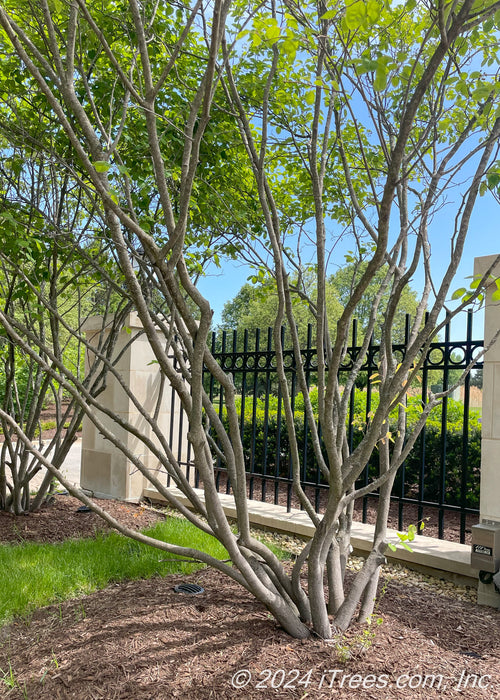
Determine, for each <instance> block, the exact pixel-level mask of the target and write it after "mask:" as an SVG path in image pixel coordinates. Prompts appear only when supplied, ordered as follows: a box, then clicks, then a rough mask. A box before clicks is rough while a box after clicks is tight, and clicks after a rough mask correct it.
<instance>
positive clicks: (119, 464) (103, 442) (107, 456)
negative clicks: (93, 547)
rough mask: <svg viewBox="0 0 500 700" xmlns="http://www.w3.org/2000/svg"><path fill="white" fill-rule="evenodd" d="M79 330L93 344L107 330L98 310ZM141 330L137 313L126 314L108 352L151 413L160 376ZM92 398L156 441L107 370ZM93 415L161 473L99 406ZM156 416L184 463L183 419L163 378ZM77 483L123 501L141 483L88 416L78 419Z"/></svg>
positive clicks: (137, 493)
mask: <svg viewBox="0 0 500 700" xmlns="http://www.w3.org/2000/svg"><path fill="white" fill-rule="evenodd" d="M83 330H84V332H85V333H86V337H87V340H88V341H89V342H90V343H91V344H92V345H94V346H96V345H97V343H98V342H99V339H100V338H102V334H103V333H107V332H108V331H106V330H104V331H103V319H102V317H98V316H96V317H93V318H90V319H89V320H88V321H87V322H86V323H85V326H84V328H83ZM141 330H142V324H141V322H140V320H139V318H138V316H137V314H136V313H131V314H129V316H128V318H126V319H125V321H124V324H123V328H122V329H121V331H120V333H119V336H118V341H117V343H116V346H115V348H114V357H115V358H118V359H117V361H116V363H115V368H116V370H117V371H118V372H119V374H120V376H121V378H122V380H123V381H124V383H125V384H126V386H128V387H129V389H130V391H131V392H132V393H133V395H134V396H135V398H136V399H137V400H138V402H139V404H140V406H142V407H143V408H144V409H145V410H146V411H147V412H148V414H150V415H152V414H153V413H154V411H155V407H156V405H157V401H158V396H159V392H160V386H161V377H160V372H159V369H158V364H157V363H156V362H155V357H154V354H153V351H152V349H151V346H150V344H149V341H148V339H147V338H146V336H145V335H144V334H141ZM89 353H91V351H88V353H87V367H88V366H89V365H88V362H89V356H90V355H89ZM97 400H98V401H99V404H100V405H101V406H103V407H104V408H106V409H110V410H111V411H112V412H113V414H115V415H117V416H119V417H120V418H122V419H124V420H126V421H128V422H129V423H131V424H132V425H134V426H135V427H136V428H138V430H139V431H140V432H141V434H142V435H144V436H147V437H149V438H150V439H152V440H153V442H154V443H155V444H158V441H157V439H156V438H155V437H154V436H153V434H152V431H151V427H150V425H149V424H148V421H147V420H146V419H145V418H144V416H142V415H141V413H140V412H139V411H138V410H137V408H136V406H135V405H134V403H133V402H132V400H131V399H130V397H129V396H127V394H126V393H125V391H124V389H123V387H122V386H120V383H119V382H118V380H117V379H116V378H115V377H114V376H113V375H112V374H110V373H108V377H107V386H106V389H105V391H104V392H103V393H101V394H100V395H99V396H98V399H97ZM97 415H98V416H99V418H100V420H101V421H102V422H103V424H104V425H105V426H106V428H108V429H109V430H111V431H112V432H113V433H114V435H115V436H116V437H117V438H119V439H120V440H122V442H124V443H125V444H126V445H127V447H128V449H129V450H130V451H131V452H132V453H133V454H134V456H137V457H139V458H140V459H141V461H142V462H143V463H144V464H145V466H146V467H147V468H148V469H151V470H154V471H155V473H156V475H160V476H161V475H162V470H160V469H159V466H160V465H159V462H158V460H157V459H156V458H155V457H154V455H153V454H151V452H150V451H149V450H147V449H146V448H145V446H144V444H143V443H142V441H141V440H140V439H139V438H137V437H135V436H133V435H132V434H130V433H129V432H127V431H126V430H125V429H124V428H121V427H120V426H118V425H117V424H116V423H115V422H114V421H113V419H112V418H111V417H109V416H107V415H105V414H104V413H103V412H102V411H97ZM157 422H158V424H159V426H160V428H161V430H162V432H163V435H164V436H165V437H166V438H167V441H168V442H169V445H170V447H171V448H172V450H173V452H174V455H175V456H176V458H177V459H178V460H179V461H180V462H181V463H182V462H184V463H185V462H186V461H187V459H188V441H187V437H186V435H187V421H186V420H185V417H184V419H183V415H182V411H181V409H180V404H179V400H178V399H177V398H176V397H175V395H173V392H172V389H171V387H170V386H168V381H167V383H166V386H165V387H164V389H163V394H162V399H161V404H160V410H159V413H158V418H157ZM162 480H163V481H166V474H164V475H163V476H162ZM80 484H81V487H82V488H83V489H86V490H88V491H90V492H92V493H93V494H94V496H96V497H97V498H117V499H120V500H124V501H138V500H139V499H140V498H141V497H142V495H143V491H144V488H145V486H146V484H147V479H146V478H145V477H144V476H143V474H142V473H141V472H139V471H138V470H137V469H136V467H135V465H134V464H133V463H132V462H131V461H130V460H129V459H127V458H126V457H125V455H124V454H123V453H122V452H121V451H120V450H119V449H118V448H117V447H115V445H113V443H112V442H110V440H108V439H106V438H105V437H104V436H103V435H102V434H101V433H100V432H99V430H98V429H97V428H96V426H95V425H94V423H92V421H91V420H90V418H88V417H85V419H84V421H83V437H82V462H81V472H80Z"/></svg>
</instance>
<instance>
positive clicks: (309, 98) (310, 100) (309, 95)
mask: <svg viewBox="0 0 500 700" xmlns="http://www.w3.org/2000/svg"><path fill="white" fill-rule="evenodd" d="M305 100H306V103H307V104H308V105H313V104H314V102H315V100H316V91H315V90H309V92H306V96H305Z"/></svg>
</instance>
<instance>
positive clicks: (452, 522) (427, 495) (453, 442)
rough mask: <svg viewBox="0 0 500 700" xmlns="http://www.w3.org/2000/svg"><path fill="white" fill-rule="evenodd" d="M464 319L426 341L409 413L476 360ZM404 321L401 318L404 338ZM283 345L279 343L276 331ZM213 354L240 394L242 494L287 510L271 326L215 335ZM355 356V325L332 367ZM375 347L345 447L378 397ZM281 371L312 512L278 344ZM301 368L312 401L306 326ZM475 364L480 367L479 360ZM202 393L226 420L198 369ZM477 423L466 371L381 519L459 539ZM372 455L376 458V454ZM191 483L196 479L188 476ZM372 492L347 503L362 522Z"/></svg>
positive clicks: (302, 428)
mask: <svg viewBox="0 0 500 700" xmlns="http://www.w3.org/2000/svg"><path fill="white" fill-rule="evenodd" d="M472 323H473V316H472V313H469V314H468V315H467V331H466V338H465V340H464V341H456V340H451V339H450V335H451V331H450V325H449V324H448V325H447V326H446V327H445V331H444V339H443V340H439V341H437V342H434V343H432V344H431V346H430V347H429V350H428V352H427V355H426V358H425V360H424V362H423V365H422V368H421V371H420V374H419V384H418V386H413V387H412V389H410V390H409V392H408V393H409V399H408V400H409V406H410V411H409V412H410V414H411V411H412V410H413V409H412V406H414V407H415V410H418V408H417V404H418V403H422V402H423V403H425V402H426V401H427V396H428V390H429V389H430V388H431V387H432V389H433V390H434V391H436V390H440V389H442V390H443V391H446V390H448V389H449V388H450V387H452V386H453V384H454V383H455V382H456V380H457V375H458V374H461V373H462V371H463V370H464V369H465V368H466V367H467V366H468V365H469V364H470V363H471V361H472V360H473V359H475V358H476V357H477V356H478V355H477V354H478V353H479V352H480V351H481V350H482V349H483V341H482V340H481V341H480V340H473V337H472V330H473V325H472ZM408 328H409V320H408V321H407V332H406V337H408ZM282 342H283V343H284V342H285V336H284V331H283V335H282ZM212 352H213V353H214V356H215V358H216V359H217V361H218V363H219V364H220V366H221V367H222V368H223V369H224V371H225V372H228V373H231V374H232V375H233V379H234V383H235V385H236V387H237V391H238V394H239V409H240V426H241V435H242V440H243V446H244V450H245V460H246V470H247V474H248V493H249V498H250V499H257V500H263V501H265V500H271V501H272V502H274V503H276V504H280V505H286V507H287V509H288V510H290V508H291V507H292V506H293V505H298V503H297V501H296V500H295V497H294V494H293V488H292V473H291V470H292V466H291V459H290V454H289V444H288V435H287V429H286V424H285V420H284V415H283V411H282V405H283V400H282V395H281V390H280V387H279V383H278V381H277V376H276V353H275V350H274V348H273V339H272V333H271V329H269V331H268V332H267V333H261V332H260V331H258V330H257V331H255V332H253V333H249V332H247V331H245V332H244V333H243V334H239V333H236V332H230V333H228V332H224V333H222V334H216V333H214V334H213V336H212ZM359 352H360V345H359V343H358V342H357V325H356V323H354V325H353V329H352V344H351V347H349V348H348V350H347V353H346V357H345V361H344V363H343V364H342V366H341V368H340V373H341V374H342V373H344V372H349V370H350V369H352V366H353V363H354V362H355V360H356V358H357V356H358V354H359ZM393 352H394V354H395V355H396V356H399V357H400V358H401V359H403V358H404V355H405V352H406V344H405V343H400V344H395V345H394V346H393ZM378 353H379V347H378V346H377V345H376V344H373V343H372V344H370V347H369V350H368V354H367V358H366V361H365V362H364V364H363V366H362V368H361V374H360V381H359V382H358V385H357V386H356V387H354V388H353V390H352V392H351V396H350V406H349V415H348V421H347V437H348V443H349V449H350V450H353V449H354V448H355V446H356V444H357V440H358V441H359V439H360V435H361V432H362V429H363V426H364V425H365V423H366V421H367V419H368V415H369V413H370V411H371V410H372V408H373V407H374V406H375V404H376V401H377V399H378V393H377V391H376V386H375V383H374V379H373V377H374V375H375V373H376V372H377V358H378ZM284 358H285V371H286V374H287V377H288V381H289V387H290V395H291V402H292V407H293V408H294V414H295V420H296V425H295V428H296V433H297V435H298V437H299V440H300V446H301V464H300V469H301V481H302V485H303V488H304V489H305V490H306V492H307V493H308V494H309V496H310V497H311V498H312V499H313V502H314V505H315V508H316V511H317V512H321V510H322V506H323V503H324V501H325V496H326V489H327V485H326V484H325V483H324V479H323V478H322V476H321V474H320V471H319V468H318V466H317V464H316V463H315V459H314V453H313V450H312V442H311V434H310V430H309V427H308V425H307V416H305V414H304V411H303V410H302V409H303V406H302V401H301V396H300V394H299V393H298V392H297V386H296V366H295V358H294V354H293V352H292V350H288V349H286V347H285V349H284ZM302 364H303V368H304V371H305V376H306V380H307V383H308V387H310V395H311V396H312V400H313V401H314V386H315V380H316V372H317V352H316V349H315V348H313V347H312V332H311V329H309V331H308V335H307V342H306V344H305V347H304V349H303V350H302ZM476 368H477V369H480V368H482V363H481V362H478V363H477V365H476ZM206 390H207V392H208V393H209V396H210V399H211V400H212V402H213V403H214V404H215V405H216V406H217V405H218V410H219V415H220V417H221V419H222V420H224V419H225V409H224V394H223V390H222V388H221V387H220V386H219V385H218V384H217V383H216V382H215V380H214V378H213V376H211V375H209V373H208V372H207V373H206ZM480 441H481V425H480V411H479V410H475V409H471V407H470V377H468V378H467V379H466V380H465V385H464V389H463V399H462V400H460V401H457V400H454V399H453V398H451V397H450V398H448V397H447V398H445V399H444V400H443V402H442V405H441V406H440V407H439V409H438V411H437V412H436V409H434V411H433V413H432V414H431V418H430V420H429V421H428V423H427V425H426V427H425V428H424V430H423V432H422V433H421V435H420V436H419V438H418V440H417V443H416V445H415V448H414V450H413V451H412V453H411V455H410V456H409V458H408V459H407V460H406V462H405V463H404V464H403V466H402V468H401V470H400V472H399V474H398V477H397V479H396V482H395V484H394V488H393V490H392V496H391V499H392V506H391V508H392V510H391V513H392V515H391V518H392V520H391V521H390V524H391V525H393V526H394V527H397V528H398V529H403V528H405V527H407V526H408V524H409V523H410V522H413V523H416V521H418V522H425V521H428V523H430V525H431V529H430V531H429V529H428V530H427V531H428V532H429V534H433V535H435V536H438V537H439V538H441V539H442V538H444V537H445V535H446V537H447V538H450V539H459V540H460V542H465V541H466V535H467V531H468V529H469V528H470V524H471V522H477V520H478V516H479V470H480V444H481V443H480ZM375 457H376V455H375ZM215 467H216V470H217V479H216V481H217V488H218V489H219V490H221V489H223V490H225V491H226V492H227V493H229V492H230V491H231V483H230V480H229V478H228V475H227V472H226V470H225V468H224V465H223V463H222V462H221V461H220V459H219V460H217V463H216V465H215ZM374 469H375V464H374V462H373V458H372V461H371V462H370V463H369V464H367V465H366V468H365V470H364V472H363V474H362V475H361V477H360V479H359V480H358V482H357V485H358V486H361V485H364V484H369V482H370V476H371V474H372V473H373V470H374ZM196 480H198V475H197V474H196ZM377 498H378V494H377V493H376V492H374V493H371V494H369V495H368V496H365V497H364V498H363V499H360V503H356V510H355V514H356V516H355V517H357V518H358V519H361V520H362V521H363V522H368V521H370V519H372V518H373V513H374V509H375V508H376V503H377Z"/></svg>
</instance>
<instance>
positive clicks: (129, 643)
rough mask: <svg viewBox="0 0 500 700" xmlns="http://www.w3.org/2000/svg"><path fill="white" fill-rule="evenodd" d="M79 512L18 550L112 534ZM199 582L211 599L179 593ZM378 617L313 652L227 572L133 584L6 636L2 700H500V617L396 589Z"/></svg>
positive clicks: (63, 516)
mask: <svg viewBox="0 0 500 700" xmlns="http://www.w3.org/2000/svg"><path fill="white" fill-rule="evenodd" d="M79 505H80V504H79V502H78V501H76V500H75V499H72V498H71V497H69V496H58V497H57V498H56V499H55V503H54V504H53V505H51V506H49V507H47V508H46V509H44V510H42V511H41V512H40V513H39V514H37V515H35V514H32V515H29V516H26V517H20V518H17V519H15V522H16V523H17V525H16V527H17V528H18V529H17V531H15V532H14V535H15V536H14V540H15V541H19V538H20V537H19V535H20V534H21V539H31V540H37V541H59V540H60V539H65V537H69V536H75V535H80V536H89V535H92V534H93V533H94V531H95V530H96V527H97V526H99V525H100V527H97V529H102V523H101V521H100V520H99V519H97V520H95V521H94V518H97V516H94V515H93V514H92V513H78V512H77V508H78V507H79ZM106 507H107V509H108V510H110V512H112V514H113V515H115V516H119V517H121V518H123V517H125V518H126V519H127V521H128V524H135V525H136V526H137V527H139V528H142V527H146V526H147V525H150V524H153V522H155V521H156V520H158V519H160V518H162V517H163V516H162V515H161V514H158V513H153V512H151V511H148V510H145V509H144V508H140V507H137V506H133V505H130V504H123V503H119V502H116V501H106ZM49 521H55V524H54V523H53V524H52V525H51V526H50V527H49V526H48V522H49ZM23 523H25V524H26V528H25V529H23V528H24V526H23ZM9 533H10V534H9ZM11 535H12V518H9V517H8V516H4V517H1V518H0V540H1V541H9V537H11ZM56 535H57V537H56ZM2 574H3V575H8V572H0V575H2ZM187 581H190V582H194V583H199V584H200V585H202V586H203V587H204V589H205V592H204V593H203V594H202V595H199V596H188V595H183V594H178V593H175V592H174V590H173V587H174V585H176V584H177V583H180V582H187ZM0 590H1V584H0ZM376 616H377V617H378V616H380V618H382V620H383V622H382V624H381V625H373V626H372V628H361V627H355V628H353V629H352V630H351V631H349V633H348V634H347V635H345V637H344V638H343V639H340V640H337V642H336V644H335V643H333V644H332V643H327V642H324V641H322V640H319V639H317V638H314V637H313V638H311V639H310V640H308V641H306V642H301V641H299V640H295V639H292V638H291V637H289V636H288V635H287V634H286V633H285V632H284V631H283V630H282V629H280V628H279V626H278V625H277V624H276V622H275V621H274V620H273V619H272V618H271V617H270V616H269V614H268V613H267V611H266V610H265V609H264V608H263V606H262V605H261V604H259V603H258V602H257V601H255V600H254V599H253V598H252V597H251V596H250V594H248V593H247V592H246V591H245V590H243V589H242V588H241V587H240V586H238V585H237V584H236V583H235V582H233V581H232V580H230V579H229V578H227V577H224V576H223V575H222V574H220V573H218V572H216V571H212V570H208V569H207V570H203V571H199V572H198V573H196V574H192V575H190V576H184V577H182V576H179V575H178V576H171V577H167V578H164V579H160V578H155V579H150V580H147V581H129V582H122V583H118V584H113V585H111V586H109V587H108V588H107V589H105V590H103V591H100V592H97V593H94V594H92V595H89V596H84V597H82V598H80V599H78V600H72V601H67V602H65V603H61V604H55V605H52V606H49V607H47V608H44V609H42V610H38V611H36V612H34V613H33V614H32V615H31V616H27V617H26V618H24V619H20V620H16V621H15V622H13V623H12V624H10V625H7V626H5V627H3V628H2V629H0V669H1V672H0V698H9V700H18V699H20V698H30V699H33V700H65V699H66V698H76V699H77V700H94V699H98V698H99V699H105V700H112V699H113V698H119V699H122V700H168V699H169V698H186V699H188V698H189V699H193V700H202V699H205V698H214V699H216V700H219V699H220V700H225V699H228V700H229V698H234V697H237V698H242V699H244V700H247V698H248V699H250V700H254V699H256V698H266V699H267V698H275V697H276V698H300V699H302V700H305V698H310V699H312V698H314V699H315V700H316V699H318V700H324V699H326V698H332V697H334V698H339V699H340V700H347V698H349V700H352V698H353V697H361V698H367V699H369V700H373V699H376V700H393V699H396V698H410V699H411V700H424V699H425V700H428V699H430V700H434V699H436V700H437V699H438V698H439V699H442V698H455V699H457V698H467V699H468V700H469V699H470V700H473V699H474V700H475V699H476V698H483V697H484V698H488V700H489V699H490V698H500V611H498V610H493V609H491V608H480V607H478V606H476V605H474V604H472V603H468V602H465V601H462V600H459V599H455V598H451V597H449V596H444V595H440V594H439V593H437V592H436V591H435V590H428V589H425V588H418V587H416V586H413V585H403V584H402V583H399V582H397V581H394V580H390V581H388V582H386V590H385V591H384V592H382V591H381V594H380V596H379V600H378V603H377V611H376ZM10 670H11V671H12V673H11V671H10ZM242 670H243V671H244V673H239V674H238V672H239V671H242ZM235 674H236V675H235ZM4 676H5V677H4ZM3 677H4V680H3V681H2V678H3ZM233 684H234V685H236V686H237V687H234V685H233ZM11 686H12V687H11ZM243 686H244V687H243Z"/></svg>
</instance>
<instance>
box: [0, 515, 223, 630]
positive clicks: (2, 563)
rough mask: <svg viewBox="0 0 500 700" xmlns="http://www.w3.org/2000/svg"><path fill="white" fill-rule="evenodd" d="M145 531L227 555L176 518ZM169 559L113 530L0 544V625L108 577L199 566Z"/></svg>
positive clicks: (99, 584)
mask: <svg viewBox="0 0 500 700" xmlns="http://www.w3.org/2000/svg"><path fill="white" fill-rule="evenodd" d="M144 533H145V534H147V535H149V536H151V537H154V538H156V539H159V540H162V541H164V542H170V543H172V544H178V545H182V546H189V547H194V548H195V549H198V550H202V551H204V552H207V553H208V554H211V555H212V556H213V557H217V558H218V559H227V552H226V550H225V549H224V547H222V545H221V544H220V543H219V542H218V541H217V540H216V539H215V538H213V537H211V536H210V535H207V534H205V533H204V532H201V531H200V530H198V529H197V528H196V527H194V526H193V525H191V523H189V522H187V521H186V520H183V519H181V518H167V519H166V520H165V521H162V522H160V523H158V524H157V525H155V526H154V527H153V528H149V529H147V530H144ZM169 558H170V559H178V558H179V557H176V556H175V555H169V554H167V553H166V552H163V551H161V550H159V549H156V548H153V547H149V546H147V545H142V544H140V543H139V542H136V541H135V540H131V539H128V538H126V537H123V536H122V535H119V534H117V533H112V534H110V535H98V536H97V537H96V538H91V539H80V540H76V539H75V540H67V541H66V542H61V543H57V544H37V543H30V542H27V543H23V544H19V545H0V625H3V624H5V623H6V622H9V621H10V620H12V618H13V617H15V616H26V615H29V614H30V613H31V612H32V611H33V610H35V609H36V608H40V607H43V606H44V605H49V604H51V603H55V602H59V601H63V600H68V599H70V598H76V597H79V596H82V595H85V594H88V593H92V592H93V591H97V590H100V589H102V588H105V587H106V586H107V585H108V584H109V583H111V582H112V581H122V580H125V579H139V578H151V577H152V576H166V575H168V574H172V573H192V572H193V571H196V570H197V569H199V568H202V567H203V566H204V565H203V564H201V563H196V562H194V563H182V562H178V561H172V562H168V561H165V560H168V559H169Z"/></svg>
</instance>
